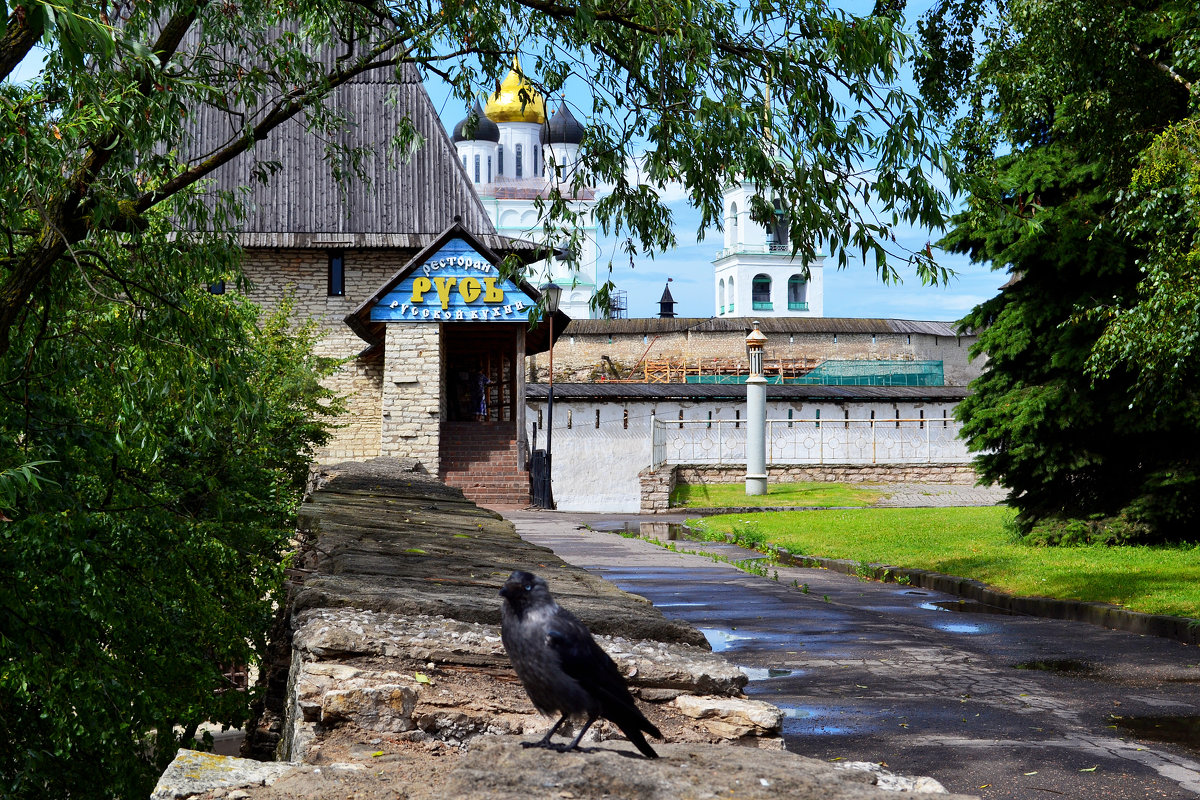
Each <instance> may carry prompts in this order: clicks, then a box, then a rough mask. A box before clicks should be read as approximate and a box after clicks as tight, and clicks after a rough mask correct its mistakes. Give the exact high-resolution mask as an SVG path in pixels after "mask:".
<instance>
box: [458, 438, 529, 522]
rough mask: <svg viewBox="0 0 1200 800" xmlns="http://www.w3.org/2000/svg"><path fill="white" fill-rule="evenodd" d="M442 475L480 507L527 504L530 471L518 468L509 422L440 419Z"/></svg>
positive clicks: (518, 463) (517, 455)
mask: <svg viewBox="0 0 1200 800" xmlns="http://www.w3.org/2000/svg"><path fill="white" fill-rule="evenodd" d="M439 449H440V460H441V474H440V475H439V476H438V477H440V478H441V480H442V482H443V483H445V484H446V485H448V486H456V487H458V488H459V489H462V491H463V494H464V495H466V497H467V499H468V500H470V501H472V502H474V503H478V504H479V505H481V506H493V505H507V506H527V505H529V472H528V471H526V470H523V469H521V468H520V466H519V465H520V463H521V462H520V452H519V451H518V449H517V428H516V424H515V423H512V422H443V423H442V441H441V445H440V448H439Z"/></svg>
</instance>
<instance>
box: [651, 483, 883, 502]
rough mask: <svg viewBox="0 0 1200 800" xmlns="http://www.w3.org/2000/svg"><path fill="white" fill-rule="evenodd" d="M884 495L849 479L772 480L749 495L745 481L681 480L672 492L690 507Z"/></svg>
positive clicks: (872, 498) (853, 499) (867, 499)
mask: <svg viewBox="0 0 1200 800" xmlns="http://www.w3.org/2000/svg"><path fill="white" fill-rule="evenodd" d="M882 496H883V495H882V494H881V493H880V492H877V491H874V492H873V491H871V490H870V489H863V488H861V487H860V486H855V485H853V484H846V483H772V484H771V485H770V487H769V491H768V493H767V494H764V495H757V496H754V497H747V496H746V484H745V483H708V484H705V483H700V484H687V483H681V484H679V485H678V486H676V487H675V491H673V492H671V505H672V506H684V507H691V508H750V507H754V506H804V507H810V508H831V507H832V508H838V507H842V506H869V505H873V504H874V503H876V502H877V501H878V500H879V498H880V497H882Z"/></svg>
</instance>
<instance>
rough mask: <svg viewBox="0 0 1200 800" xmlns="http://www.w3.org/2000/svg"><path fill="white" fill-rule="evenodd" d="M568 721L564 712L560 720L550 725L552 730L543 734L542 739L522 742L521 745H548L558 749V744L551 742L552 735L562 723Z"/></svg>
mask: <svg viewBox="0 0 1200 800" xmlns="http://www.w3.org/2000/svg"><path fill="white" fill-rule="evenodd" d="M566 721H567V715H566V714H563V715H562V716H561V717H559V718H558V722H556V723H554V724H553V725H551V726H550V730H548V731H546V735H545V736H543V737H542V738H541V739H538V740H537V741H536V742H521V747H547V748H551V749H556V748H557V746H556V745H553V744H551V743H550V737H551V736H553V735H554V732H555V731H557V730H558V726H560V725H562V724H563V723H564V722H566Z"/></svg>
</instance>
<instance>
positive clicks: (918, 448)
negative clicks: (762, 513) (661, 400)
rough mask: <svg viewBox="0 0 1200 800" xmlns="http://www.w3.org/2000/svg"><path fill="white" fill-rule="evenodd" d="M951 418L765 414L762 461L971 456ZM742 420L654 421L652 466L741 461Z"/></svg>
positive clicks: (954, 459) (955, 459) (946, 460)
mask: <svg viewBox="0 0 1200 800" xmlns="http://www.w3.org/2000/svg"><path fill="white" fill-rule="evenodd" d="M961 429H962V424H961V423H960V422H958V421H957V420H953V419H923V418H917V419H896V418H893V419H840V420H830V419H828V418H827V419H824V420H820V419H769V420H767V464H768V465H770V464H834V463H836V464H914V463H926V464H927V463H930V462H938V463H943V464H966V463H969V462H970V461H971V455H970V453H968V452H967V447H966V444H965V443H964V442H963V441H962V440H960V439H959V438H958V434H959V432H960V431H961ZM746 433H747V429H746V423H745V421H732V420H712V421H708V420H682V421H680V420H673V421H667V420H661V419H655V420H654V432H653V437H654V445H653V447H654V449H653V461H652V463H653V466H655V467H658V466H661V465H662V464H731V463H739V462H740V463H743V464H744V463H745V462H746Z"/></svg>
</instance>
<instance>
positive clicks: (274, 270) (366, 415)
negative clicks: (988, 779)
mask: <svg viewBox="0 0 1200 800" xmlns="http://www.w3.org/2000/svg"><path fill="white" fill-rule="evenodd" d="M414 255H416V251H412V250H347V251H346V252H345V277H346V293H345V295H343V296H340V297H337V296H335V297H331V296H329V293H328V251H326V250H286V249H283V250H275V249H249V250H247V251H246V254H245V260H244V263H243V269H244V271H245V274H246V277H247V279H248V280H249V281H250V283H251V287H250V289H249V291H248V292H247V295H248V296H249V298H250V299H251V300H253V301H254V302H256V303H258V304H259V305H261V306H262V307H263V308H265V309H274V308H275V307H276V306H277V304H278V303H279V302H280V298H282V297H287V296H290V297H292V298H293V301H294V303H295V305H294V310H293V314H292V316H293V318H294V319H295V320H296V321H297V323H300V322H302V321H304V320H309V319H311V320H313V321H314V322H315V323H316V324H317V325H318V327H319V328H320V330H321V337H320V340H319V341H318V343H317V347H316V350H317V353H318V354H320V355H323V356H330V357H332V358H337V359H341V360H344V361H345V362H346V363H345V365H344V366H343V367H342V368H341V369H340V370H339V371H338V372H337V373H336V374H334V375H332V376H330V377H329V378H328V379H327V380H326V381H325V384H326V386H328V387H329V388H330V389H332V390H333V391H335V392H337V393H338V394H339V395H342V396H343V397H345V398H346V401H347V413H346V414H345V415H344V416H343V417H342V418H341V419H340V420H339V421H338V422H339V424H340V425H341V426H342V427H340V428H339V429H338V430H336V431H334V437H333V440H332V441H331V442H330V443H329V445H328V446H326V447H325V448H324V449H323V450H322V451H321V452H319V453H318V454H317V460H318V461H320V462H321V463H337V462H339V461H347V460H361V459H367V458H374V457H376V456H378V455H380V436H381V420H382V408H381V405H380V399H381V394H382V387H383V363H384V362H383V358H382V353H376V354H375V355H374V356H373V357H369V358H356V356H357V355H358V354H359V353H361V352H362V351H363V350H364V349H365V348H366V347H367V343H366V342H364V341H363V340H362V339H360V338H359V337H358V336H357V335H355V333H354V332H353V331H351V330H350V328H349V327H347V325H346V323H345V322H343V319H344V318H345V316H346V315H347V314H349V313H350V312H351V311H353V310H354V309H355V308H357V307H358V306H359V305H360V304H361V303H362V302H363V301H364V300H366V299H367V298H368V297H370V296H371V295H372V294H374V293H375V292H376V291H377V290H378V289H379V287H380V286H382V285H383V283H384V282H385V281H386V280H387V279H388V278H390V277H391V276H392V275H393V274H395V273H396V272H397V271H398V270H399V269H400V268H401V267H402V266H404V265H405V264H407V263H408V261H409V260H410V259H411V258H412V257H413V256H414ZM435 450H436V446H435Z"/></svg>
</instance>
